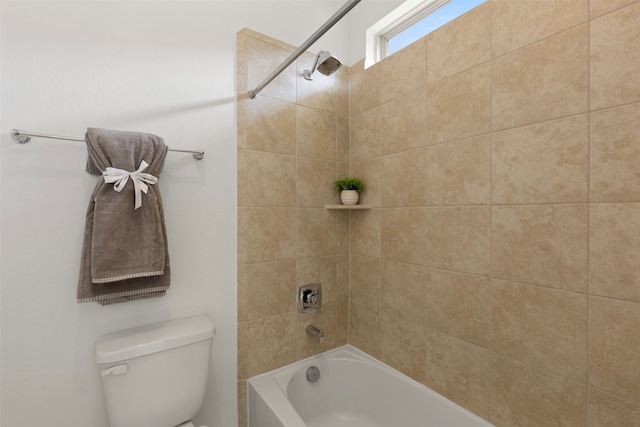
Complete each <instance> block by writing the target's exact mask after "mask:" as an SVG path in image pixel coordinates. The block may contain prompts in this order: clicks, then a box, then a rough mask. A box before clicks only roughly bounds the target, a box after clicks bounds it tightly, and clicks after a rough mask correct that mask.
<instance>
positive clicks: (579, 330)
mask: <svg viewBox="0 0 640 427" xmlns="http://www.w3.org/2000/svg"><path fill="white" fill-rule="evenodd" d="M491 290H492V301H493V310H492V316H491V325H492V337H493V338H492V340H491V349H492V350H493V351H496V352H498V353H501V354H504V355H507V356H510V357H512V358H514V359H517V360H520V361H522V362H525V363H530V364H532V365H535V366H538V367H540V368H543V369H546V370H549V371H551V372H553V373H555V374H558V375H562V376H564V377H567V378H570V379H572V380H575V381H578V382H581V383H585V382H586V380H587V295H586V294H578V293H574V292H567V291H561V290H558V289H549V288H542V287H539V286H531V285H522V284H517V283H512V282H504V281H499V280H495V281H493V282H492V283H491Z"/></svg>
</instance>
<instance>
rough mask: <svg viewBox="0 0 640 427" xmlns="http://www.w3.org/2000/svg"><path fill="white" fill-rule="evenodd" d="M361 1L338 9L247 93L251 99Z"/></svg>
mask: <svg viewBox="0 0 640 427" xmlns="http://www.w3.org/2000/svg"><path fill="white" fill-rule="evenodd" d="M360 1H361V0H349V1H348V2H347V3H345V4H344V6H342V7H341V8H340V9H338V11H337V12H336V13H334V14H333V16H332V17H331V18H329V20H328V21H327V22H325V23H324V24H322V27H320V28H318V29H317V30H316V32H315V33H313V34H312V35H311V37H309V38H308V39H307V41H305V42H304V43H302V45H301V46H300V47H299V48H297V49H296V50H295V51H294V52H293V53H292V54H291V55H289V57H288V58H287V59H285V60H284V62H283V63H282V64H280V66H279V67H278V68H276V69H275V70H273V72H271V74H269V75H268V76H267V77H266V78H265V79H264V80H263V81H262V83H260V84H259V85H258V86H256V88H255V89H254V90H250V91H249V92H247V93H248V94H249V98H251V99H253V98H255V97H256V95H257V94H258V93H259V92H260V91H261V90H262V89H264V88H265V86H267V85H268V84H269V83H271V81H272V80H273V79H275V78H276V77H278V75H279V74H280V73H281V72H283V71H284V70H285V68H287V67H288V66H289V65H291V63H292V62H293V61H295V60H296V59H298V57H299V56H300V55H302V54H303V53H304V52H305V51H306V50H307V49H309V46H311V45H312V44H314V43H315V42H316V41H317V40H318V39H319V38H320V37H322V35H323V34H324V33H326V32H327V31H329V29H330V28H331V27H333V26H334V25H335V24H336V22H338V21H339V20H340V19H342V18H343V17H344V16H345V15H346V14H347V13H349V11H350V10H351V9H353V8H354V7H355V6H356V5H357V4H358V3H360Z"/></svg>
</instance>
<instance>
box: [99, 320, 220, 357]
mask: <svg viewBox="0 0 640 427" xmlns="http://www.w3.org/2000/svg"><path fill="white" fill-rule="evenodd" d="M214 334H215V326H214V325H213V323H212V322H211V320H209V318H208V317H207V316H196V317H188V318H184V319H175V320H169V321H166V322H159V323H154V324H151V325H145V326H139V327H137V328H133V329H128V330H126V331H120V332H115V333H113V334H108V335H103V336H101V337H100V338H98V343H97V344H96V362H98V363H100V364H104V363H115V362H121V361H123V360H127V359H133V358H134V357H140V356H145V355H147V354H151V353H156V352H159V351H163V350H169V349H171V348H175V347H180V346H183V345H188V344H193V343H196V342H198V341H203V340H206V339H209V338H211V337H213V335H214Z"/></svg>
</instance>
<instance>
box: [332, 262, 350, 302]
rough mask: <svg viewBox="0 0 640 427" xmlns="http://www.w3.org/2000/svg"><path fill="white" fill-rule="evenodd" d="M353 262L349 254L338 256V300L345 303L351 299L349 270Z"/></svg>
mask: <svg viewBox="0 0 640 427" xmlns="http://www.w3.org/2000/svg"><path fill="white" fill-rule="evenodd" d="M350 265H351V262H350V259H349V253H348V252H347V253H346V254H345V255H338V256H336V299H337V300H338V301H345V300H348V299H349V274H350V272H349V268H350Z"/></svg>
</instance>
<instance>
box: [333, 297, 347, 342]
mask: <svg viewBox="0 0 640 427" xmlns="http://www.w3.org/2000/svg"><path fill="white" fill-rule="evenodd" d="M348 343H349V300H348V299H344V300H340V301H338V302H337V303H336V347H339V346H341V345H345V344H348Z"/></svg>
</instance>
